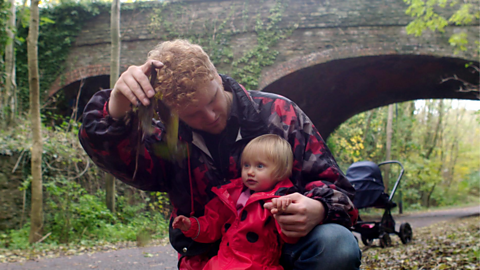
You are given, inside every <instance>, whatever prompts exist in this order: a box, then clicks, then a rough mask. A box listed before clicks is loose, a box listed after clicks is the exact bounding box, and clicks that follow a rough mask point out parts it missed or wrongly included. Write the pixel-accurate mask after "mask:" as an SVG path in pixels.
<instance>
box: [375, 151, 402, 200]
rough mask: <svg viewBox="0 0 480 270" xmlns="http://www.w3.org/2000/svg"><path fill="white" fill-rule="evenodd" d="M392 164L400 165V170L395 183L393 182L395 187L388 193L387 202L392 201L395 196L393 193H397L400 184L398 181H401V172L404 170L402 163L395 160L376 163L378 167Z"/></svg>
mask: <svg viewBox="0 0 480 270" xmlns="http://www.w3.org/2000/svg"><path fill="white" fill-rule="evenodd" d="M392 163H395V164H398V165H400V167H401V168H402V169H401V170H400V175H399V176H398V178H397V181H396V182H395V185H394V186H393V189H392V192H390V197H389V198H388V200H389V201H392V199H393V196H395V191H397V188H398V185H399V184H400V179H402V176H403V172H404V171H405V169H404V168H403V165H402V163H400V161H397V160H387V161H384V162H381V163H378V166H379V167H380V166H382V165H386V164H392Z"/></svg>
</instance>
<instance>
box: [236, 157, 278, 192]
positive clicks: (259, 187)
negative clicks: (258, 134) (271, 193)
mask: <svg viewBox="0 0 480 270" xmlns="http://www.w3.org/2000/svg"><path fill="white" fill-rule="evenodd" d="M274 169H275V164H274V163H273V162H271V161H269V160H268V159H265V158H262V157H260V156H258V157H256V158H253V159H251V160H245V162H244V163H243V166H242V180H243V183H244V184H245V186H247V187H248V188H249V189H251V190H254V191H268V190H270V189H272V188H273V186H275V184H276V183H277V182H278V181H277V179H273V177H272V174H273V170H274Z"/></svg>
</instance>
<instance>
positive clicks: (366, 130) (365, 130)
mask: <svg viewBox="0 0 480 270" xmlns="http://www.w3.org/2000/svg"><path fill="white" fill-rule="evenodd" d="M373 112H374V110H370V111H369V112H368V116H367V122H366V123H365V126H364V128H363V138H362V142H363V146H364V147H363V155H362V156H363V157H364V158H366V157H368V153H367V148H368V147H367V136H368V133H369V132H370V124H371V123H372V118H373Z"/></svg>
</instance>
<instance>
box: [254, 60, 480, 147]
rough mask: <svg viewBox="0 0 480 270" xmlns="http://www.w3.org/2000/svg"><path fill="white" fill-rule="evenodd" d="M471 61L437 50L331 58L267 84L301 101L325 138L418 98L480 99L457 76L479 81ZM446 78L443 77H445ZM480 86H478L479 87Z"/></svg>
mask: <svg viewBox="0 0 480 270" xmlns="http://www.w3.org/2000/svg"><path fill="white" fill-rule="evenodd" d="M471 64H473V65H476V66H477V67H478V64H479V63H478V62H477V61H469V60H466V59H461V58H454V57H439V56H432V55H399V54H393V55H375V56H360V57H350V58H344V59H337V60H331V61H327V62H322V63H318V64H313V65H311V66H308V67H304V68H300V69H298V70H296V71H293V72H290V73H288V74H286V75H284V76H282V77H280V78H279V79H277V80H275V81H274V82H272V83H270V84H268V85H267V86H265V87H264V88H263V89H262V90H263V91H267V92H273V93H278V94H281V95H283V96H286V97H288V98H290V99H291V100H293V101H294V102H296V103H297V104H298V105H299V106H300V108H302V109H303V110H304V111H305V113H306V114H307V115H308V116H309V117H310V118H311V120H312V121H313V123H314V124H315V126H316V127H317V129H318V130H319V131H320V133H321V134H322V136H323V137H324V139H326V138H328V136H329V135H330V134H331V133H332V132H333V130H335V128H337V127H338V126H339V125H340V124H342V123H343V122H345V121H346V120H348V119H349V118H350V117H352V116H354V115H355V114H358V113H361V112H364V111H367V110H370V109H373V108H377V107H381V106H385V105H388V104H392V103H397V102H403V101H409V100H416V99H439V98H440V99H442V98H448V99H472V100H475V99H478V97H479V96H478V95H479V93H478V91H477V92H461V91H459V89H461V87H462V85H463V83H462V82H461V81H460V80H454V79H452V80H446V81H443V80H445V79H447V78H453V76H457V77H458V78H461V79H462V80H464V81H466V82H468V83H471V84H474V85H477V86H478V85H479V80H480V79H479V73H478V72H476V71H475V69H474V68H472V67H466V66H468V65H471ZM442 81H443V82H442ZM477 90H478V87H477Z"/></svg>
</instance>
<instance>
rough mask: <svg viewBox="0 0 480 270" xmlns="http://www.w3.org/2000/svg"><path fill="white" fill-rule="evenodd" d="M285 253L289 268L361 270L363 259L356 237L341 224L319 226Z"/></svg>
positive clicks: (290, 246) (287, 248) (286, 248)
mask: <svg viewBox="0 0 480 270" xmlns="http://www.w3.org/2000/svg"><path fill="white" fill-rule="evenodd" d="M283 251H284V254H283V256H285V257H284V258H282V259H284V260H286V259H288V260H290V265H291V268H290V267H287V268H286V269H302V268H303V269H305V267H307V268H309V269H359V267H360V261H361V256H362V255H361V251H360V248H359V247H358V243H357V241H356V240H355V236H353V234H352V232H350V230H348V229H347V228H345V227H343V226H341V225H338V224H324V225H319V226H317V227H315V228H314V229H313V230H312V231H311V232H310V233H309V234H308V235H307V236H305V237H303V238H301V239H300V241H299V242H298V243H297V244H295V245H286V246H285V248H284V250H283Z"/></svg>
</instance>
